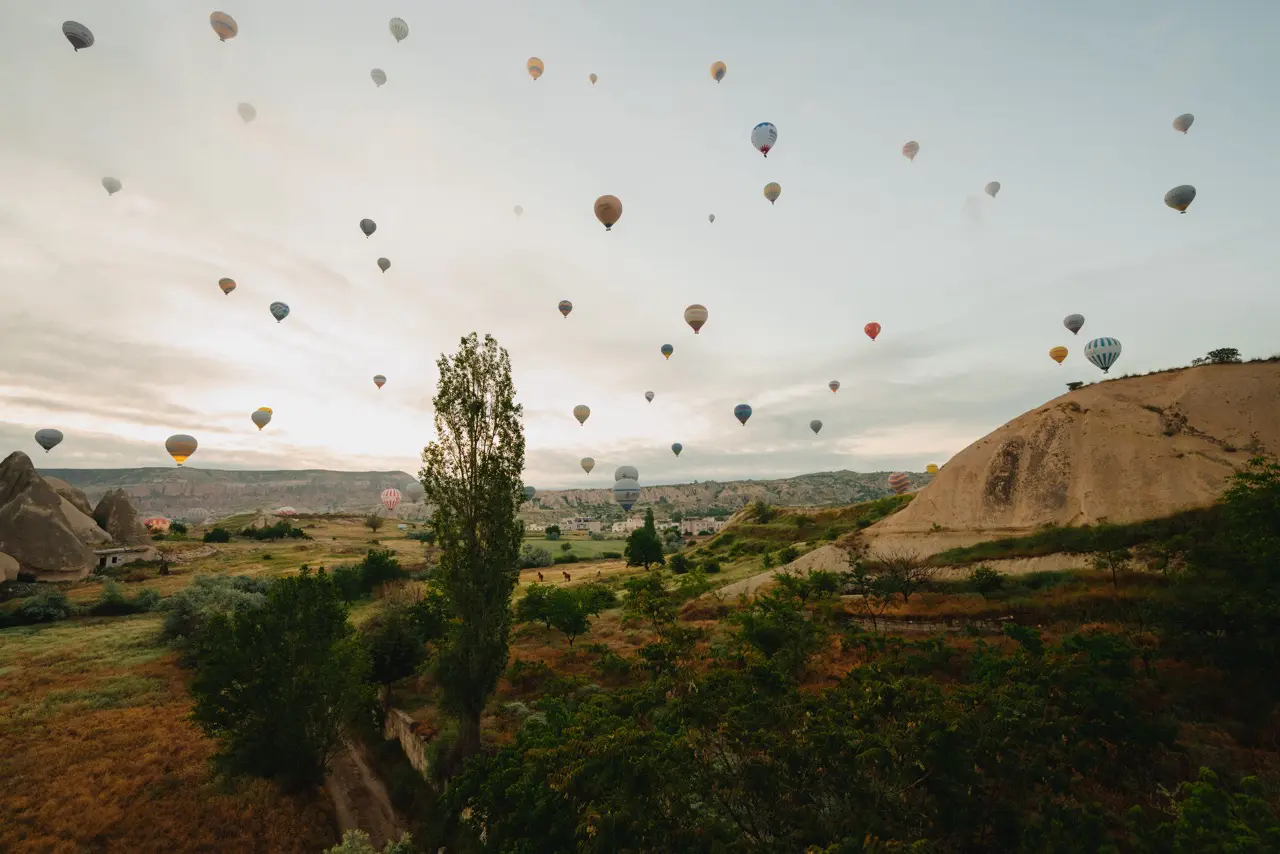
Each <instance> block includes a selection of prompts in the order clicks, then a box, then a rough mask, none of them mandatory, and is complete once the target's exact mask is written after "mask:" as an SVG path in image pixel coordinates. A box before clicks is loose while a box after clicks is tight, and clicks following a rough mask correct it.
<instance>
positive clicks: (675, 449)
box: [671, 442, 684, 457]
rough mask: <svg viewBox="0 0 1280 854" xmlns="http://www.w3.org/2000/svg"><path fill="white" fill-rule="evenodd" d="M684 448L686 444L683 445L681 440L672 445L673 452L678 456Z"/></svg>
mask: <svg viewBox="0 0 1280 854" xmlns="http://www.w3.org/2000/svg"><path fill="white" fill-rule="evenodd" d="M683 450H684V445H681V444H680V443H679V442H676V443H675V444H673V445H672V446H671V453H673V454H675V455H676V456H677V457H678V456H680V452H681V451H683Z"/></svg>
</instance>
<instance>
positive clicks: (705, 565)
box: [702, 557, 720, 575]
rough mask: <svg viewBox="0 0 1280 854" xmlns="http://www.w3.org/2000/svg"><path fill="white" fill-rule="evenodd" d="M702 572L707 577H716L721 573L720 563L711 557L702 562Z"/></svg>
mask: <svg viewBox="0 0 1280 854" xmlns="http://www.w3.org/2000/svg"><path fill="white" fill-rule="evenodd" d="M702 571H703V572H705V573H706V574H707V575H715V574H716V573H717V572H719V571H720V561H718V560H716V559H715V558H713V557H709V558H707V559H706V560H704V561H703V562H702Z"/></svg>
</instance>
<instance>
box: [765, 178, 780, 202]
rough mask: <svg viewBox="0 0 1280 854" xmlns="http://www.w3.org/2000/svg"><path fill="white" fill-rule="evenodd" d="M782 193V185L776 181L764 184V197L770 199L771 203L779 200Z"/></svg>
mask: <svg viewBox="0 0 1280 854" xmlns="http://www.w3.org/2000/svg"><path fill="white" fill-rule="evenodd" d="M781 195H782V185H781V184H779V183H778V182H776V181H774V182H772V183H769V184H765V185H764V197H765V198H766V199H768V200H769V204H773V203H774V202H776V201H777V200H778V196H781Z"/></svg>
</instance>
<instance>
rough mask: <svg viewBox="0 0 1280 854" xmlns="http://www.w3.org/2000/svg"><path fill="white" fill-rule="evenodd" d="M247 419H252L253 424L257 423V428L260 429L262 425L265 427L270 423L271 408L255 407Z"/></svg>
mask: <svg viewBox="0 0 1280 854" xmlns="http://www.w3.org/2000/svg"><path fill="white" fill-rule="evenodd" d="M249 419H250V420H251V421H253V423H254V424H256V425H258V429H259V430H261V429H262V428H263V427H266V426H267V425H268V424H270V423H271V410H270V409H256V410H254V412H253V414H252V415H250V416H249Z"/></svg>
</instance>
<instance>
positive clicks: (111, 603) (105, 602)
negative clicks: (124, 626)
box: [85, 581, 160, 617]
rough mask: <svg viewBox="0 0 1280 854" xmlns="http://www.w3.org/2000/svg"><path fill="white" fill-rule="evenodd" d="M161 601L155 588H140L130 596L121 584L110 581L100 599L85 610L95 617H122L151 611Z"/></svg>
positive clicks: (103, 588) (103, 589)
mask: <svg viewBox="0 0 1280 854" xmlns="http://www.w3.org/2000/svg"><path fill="white" fill-rule="evenodd" d="M159 602H160V594H159V593H157V592H156V591H154V590H147V589H143V590H139V591H138V593H137V594H136V595H135V596H134V597H133V598H128V597H126V596H125V595H124V590H123V589H122V588H121V587H120V585H119V584H117V583H116V582H115V581H108V582H107V583H106V584H105V585H103V587H102V594H101V595H100V596H99V597H98V601H97V602H94V603H93V604H92V605H90V606H89V607H88V608H87V609H85V612H86V613H87V614H89V615H90V616H93V617H121V616H124V615H125V614H141V613H143V612H146V611H150V610H152V609H153V608H155V606H156V605H157V604H158V603H159Z"/></svg>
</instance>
